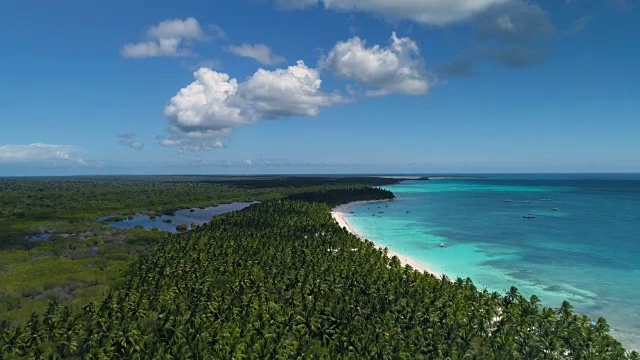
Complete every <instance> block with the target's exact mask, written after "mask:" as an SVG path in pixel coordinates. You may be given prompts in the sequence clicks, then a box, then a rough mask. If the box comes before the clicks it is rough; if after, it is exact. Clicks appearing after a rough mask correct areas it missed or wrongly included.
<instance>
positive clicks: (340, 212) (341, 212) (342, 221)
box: [331, 200, 443, 278]
mask: <svg viewBox="0 0 640 360" xmlns="http://www.w3.org/2000/svg"><path fill="white" fill-rule="evenodd" d="M386 201H389V200H371V201H354V202H350V203H348V204H343V205H340V206H337V207H335V208H333V209H332V210H331V216H332V217H333V219H334V220H335V221H336V222H337V223H338V225H340V227H343V228H346V229H347V231H349V232H350V233H352V234H353V235H355V236H357V237H358V238H359V239H360V240H363V241H364V240H369V241H371V242H373V244H374V246H375V247H376V248H378V249H381V250H382V249H384V247H381V246H378V245H376V243H375V241H373V240H371V239H367V238H366V237H365V236H364V235H363V234H362V233H360V232H359V231H358V230H357V229H356V228H354V227H353V226H352V225H351V224H350V223H349V220H347V215H346V214H347V213H348V212H349V210H350V209H351V208H352V207H354V206H356V205H361V204H373V203H377V202H386ZM387 250H388V251H387V255H388V256H389V258H393V257H394V256H395V257H397V258H398V259H399V260H400V263H401V264H402V265H409V266H411V267H412V268H413V269H415V270H417V271H419V272H428V273H429V274H431V275H433V276H435V277H437V278H442V275H443V274H441V273H439V272H437V271H433V270H432V269H430V268H429V267H428V266H426V265H424V264H421V263H420V262H418V261H415V260H414V259H412V258H410V257H407V256H404V255H401V254H399V253H396V252H394V251H392V250H391V249H389V248H388V247H387Z"/></svg>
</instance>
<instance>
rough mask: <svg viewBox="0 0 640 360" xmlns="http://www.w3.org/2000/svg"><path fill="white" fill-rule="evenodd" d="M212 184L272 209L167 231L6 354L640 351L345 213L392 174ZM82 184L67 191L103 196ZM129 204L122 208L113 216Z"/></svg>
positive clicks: (7, 347) (374, 194)
mask: <svg viewBox="0 0 640 360" xmlns="http://www.w3.org/2000/svg"><path fill="white" fill-rule="evenodd" d="M174 180H175V179H173V180H171V181H174ZM105 181H107V182H108V181H109V180H108V179H107V180H105ZM158 181H160V180H158ZM162 181H165V180H162ZM167 181H168V180H167ZM203 181H204V180H202V179H196V180H193V179H190V180H189V182H196V183H198V184H199V185H198V186H197V187H194V188H197V192H198V194H200V193H202V194H203V196H204V194H206V191H207V189H209V188H208V187H206V186H212V187H211V191H213V189H217V190H216V191H218V192H219V194H237V196H236V198H251V200H260V201H261V202H260V203H258V204H254V205H251V206H250V207H248V208H246V209H244V210H241V211H235V212H231V213H227V214H224V215H220V216H217V217H215V218H214V219H212V221H210V222H208V223H206V224H205V225H201V226H198V227H197V228H195V229H194V230H191V231H187V232H183V233H176V234H166V236H162V237H161V238H159V239H158V240H157V241H155V242H153V244H152V245H151V246H148V247H147V248H145V249H144V251H140V254H139V255H137V256H135V257H133V258H131V259H130V260H129V261H128V262H127V263H126V267H124V268H123V270H122V272H121V273H120V275H119V279H118V281H114V282H113V283H112V284H111V285H109V287H108V288H106V290H105V291H104V294H102V295H101V296H100V297H99V298H93V299H91V301H87V302H85V303H82V304H78V303H77V302H75V303H73V304H72V303H68V302H65V299H55V298H54V299H49V300H48V302H47V304H46V306H45V307H44V309H43V310H41V311H34V312H33V313H32V314H31V315H30V316H28V317H26V318H25V319H23V320H22V321H20V320H17V321H16V320H13V321H10V320H4V321H2V323H1V324H0V359H487V360H489V359H603V360H604V359H607V360H609V359H638V358H639V357H638V354H637V353H635V352H627V351H625V349H624V348H623V347H622V345H621V344H620V343H619V342H618V341H616V340H615V339H614V338H613V337H612V336H611V335H610V333H609V330H610V329H609V326H608V324H607V322H606V321H605V319H602V318H600V319H597V321H592V320H591V319H589V318H587V317H586V316H581V315H579V314H576V313H574V312H573V311H572V307H571V305H570V304H569V303H568V302H566V301H565V302H563V303H562V304H557V307H555V308H551V307H543V306H542V305H541V304H540V302H539V299H538V298H537V297H536V296H531V297H530V298H525V297H524V296H522V295H521V294H519V292H518V290H517V289H515V288H511V290H510V291H508V292H507V293H504V294H499V293H495V292H488V291H486V290H482V289H479V288H477V287H476V286H474V284H473V282H472V280H471V279H468V278H467V279H449V278H447V277H446V276H443V277H442V278H437V277H435V276H433V275H431V274H429V273H420V272H418V271H416V270H414V269H413V268H411V267H409V266H403V265H401V263H400V261H399V259H398V258H396V257H393V258H390V257H388V256H387V250H386V249H378V248H376V247H375V246H374V244H373V243H372V242H370V241H362V240H360V238H358V237H356V236H355V235H353V234H351V233H350V232H348V231H347V229H345V228H342V227H340V226H339V225H338V224H337V223H336V222H335V221H334V220H333V218H332V216H331V213H330V212H331V209H332V207H335V206H337V205H339V204H344V203H348V202H352V201H358V200H380V199H386V200H391V199H393V198H394V195H393V193H391V192H390V191H387V190H384V189H382V188H380V187H379V186H380V185H384V184H385V183H389V182H390V181H389V180H380V179H378V180H375V181H370V180H367V179H363V180H359V181H355V180H350V179H338V180H335V179H333V180H327V179H311V178H306V179H302V180H301V179H275V178H268V179H253V180H242V179H235V180H215V181H213V184H210V183H209V182H208V181H209V180H207V184H206V185H203V184H200V183H201V182H203ZM37 184H38V183H37V182H36V185H34V186H35V188H37V187H38V186H39V185H37ZM50 185H51V184H48V185H47V187H46V188H45V190H43V191H41V193H42V194H45V195H46V194H47V192H48V191H49V192H50V191H53V190H47V189H50ZM174 185H175V184H174ZM7 186H8V185H7ZM13 186H17V185H13ZM60 186H62V187H64V186H66V185H60ZM74 186H76V185H74ZM92 186H93V185H92ZM123 186H124V187H122V189H124V188H126V186H125V185H123ZM127 186H133V185H131V184H129V185H127ZM136 186H137V185H136ZM145 186H150V185H149V184H147V185H145ZM176 186H177V185H176ZM190 186H191V185H190ZM203 186H204V187H203ZM80 188H82V189H84V190H82V189H81V190H77V189H76V190H74V191H70V193H69V194H72V193H74V194H77V193H78V192H79V191H80V192H82V191H88V192H87V193H86V196H87V197H88V198H91V197H92V196H93V195H91V194H93V193H92V192H91V191H89V190H86V189H85V187H83V186H80ZM98 188H99V186H98ZM179 189H180V191H184V192H188V191H189V188H182V187H180V188H179ZM225 189H226V190H225ZM23 190H24V189H23ZM165 190H166V189H165ZM227 190H228V192H225V191H227ZM100 191H102V190H100ZM123 191H124V190H123ZM167 191H168V190H167ZM138 192H139V190H138ZM165 193H166V192H165ZM132 194H133V192H132ZM45 195H41V196H36V197H35V198H32V199H39V200H38V201H42V199H46V198H47V197H46V196H45ZM6 196H7V197H6V198H5V199H9V195H6ZM70 196H72V195H70ZM132 196H133V195H132ZM176 196H178V195H176ZM220 196H221V197H222V196H223V195H220ZM228 197H229V198H231V197H232V196H228ZM102 198H108V196H107V194H103V195H102ZM147 198H148V197H147ZM176 199H177V197H176ZM202 199H204V197H203V198H198V199H195V198H194V199H190V200H189V199H187V200H184V201H182V202H179V206H185V205H187V203H188V202H189V201H190V202H191V205H198V204H200V203H201V202H202V203H204V202H206V201H204V200H202ZM14 200H15V199H14ZM18 200H19V199H18ZM18 200H15V201H18ZM227 200H228V199H227ZM34 201H35V200H34ZM110 201H112V200H110ZM127 201H128V200H127ZM140 201H145V200H143V199H141V200H140ZM176 201H177V200H176ZM86 203H87V204H89V202H86ZM170 204H171V201H170V200H167V202H164V203H162V204H161V205H162V206H169V205H170ZM3 206H5V205H3ZM96 206H98V205H96ZM127 206H128V208H127V209H128V210H134V209H135V210H136V211H139V210H140V209H136V207H135V204H127ZM144 206H146V207H147V208H149V207H153V206H152V205H149V206H147V205H144ZM162 206H157V207H158V210H161V207H162ZM6 207H7V206H5V211H4V213H3V214H4V215H3V217H4V219H1V220H2V221H4V224H7V223H8V221H9V220H8V219H10V214H9V212H8V211H7V210H6ZM117 209H118V204H117V202H116V201H115V200H114V203H113V204H112V208H109V211H114V210H117ZM122 210H123V213H124V212H126V211H125V209H122ZM78 211H80V210H78ZM81 211H82V212H83V213H86V214H88V215H87V216H89V215H90V216H94V215H97V214H98V211H94V210H92V209H91V207H90V205H87V207H86V208H85V209H82V210H81ZM23 212H24V216H23V219H24V217H25V216H26V217H27V218H28V216H29V212H28V209H27V210H24V211H23ZM70 218H72V217H70ZM87 218H88V217H87ZM60 221H62V220H59V221H58V222H60ZM25 226H26V225H25ZM15 244H16V243H14V248H13V249H14V250H15V249H16V248H15V247H16V246H19V245H15ZM20 251H33V249H31V250H29V249H21V250H20ZM0 265H1V264H0ZM2 269H3V268H2V266H0V273H1V272H2V271H3V270H2ZM1 287H2V285H0V288H1ZM0 318H2V317H0Z"/></svg>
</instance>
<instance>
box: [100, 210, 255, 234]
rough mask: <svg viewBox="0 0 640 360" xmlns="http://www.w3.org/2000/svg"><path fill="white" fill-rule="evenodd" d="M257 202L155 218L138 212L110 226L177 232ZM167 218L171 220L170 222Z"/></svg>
mask: <svg viewBox="0 0 640 360" xmlns="http://www.w3.org/2000/svg"><path fill="white" fill-rule="evenodd" d="M253 204H257V202H235V203H231V204H221V205H218V206H212V207H208V208H204V209H198V208H194V209H182V210H178V211H176V212H175V215H162V216H158V217H156V218H155V219H151V218H150V217H149V216H148V215H143V214H136V215H134V216H133V218H132V219H126V220H122V221H114V222H111V223H109V226H110V227H113V228H117V229H133V228H135V227H136V226H142V227H144V228H145V229H146V230H151V229H152V228H154V227H155V228H158V230H160V231H169V232H172V233H176V232H177V230H176V227H177V226H178V225H181V224H185V225H187V227H188V229H189V230H191V224H196V225H202V224H205V223H207V222H209V221H211V219H212V218H213V217H214V216H217V215H222V214H226V213H229V212H232V211H237V210H242V209H244V208H246V207H249V206H251V205H253ZM110 217H111V216H105V217H101V218H99V219H98V221H104V220H106V219H108V218H110ZM165 220H171V222H170V223H167V222H165Z"/></svg>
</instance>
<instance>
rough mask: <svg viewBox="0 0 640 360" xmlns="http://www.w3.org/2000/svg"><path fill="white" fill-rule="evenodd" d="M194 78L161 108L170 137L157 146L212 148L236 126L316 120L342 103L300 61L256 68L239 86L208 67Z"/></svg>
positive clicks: (192, 149) (193, 149) (188, 149)
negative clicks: (322, 111) (277, 120)
mask: <svg viewBox="0 0 640 360" xmlns="http://www.w3.org/2000/svg"><path fill="white" fill-rule="evenodd" d="M194 78H195V80H194V81H193V82H192V83H191V84H189V85H187V86H186V87H184V88H182V89H181V90H180V91H179V92H178V94H176V95H175V96H174V97H173V98H172V99H171V100H170V102H169V104H168V105H167V106H166V108H165V115H166V116H167V118H168V119H169V121H170V124H171V127H170V132H171V133H172V134H171V136H170V137H169V138H167V139H164V140H161V141H160V144H161V145H163V146H177V147H180V149H182V150H186V151H198V150H211V149H216V148H219V147H222V146H224V143H223V141H222V139H223V138H226V137H228V136H229V135H230V134H231V132H232V130H233V129H234V128H236V127H238V126H241V125H245V124H250V123H253V122H255V121H257V120H259V119H271V118H278V117H290V116H316V115H317V114H318V112H319V111H320V108H321V107H323V106H330V105H334V104H338V103H341V102H342V101H343V98H342V97H341V96H340V95H339V94H327V93H324V92H323V91H322V90H321V85H322V80H321V79H320V73H319V72H318V70H316V69H312V68H309V67H308V66H306V65H305V63H304V62H302V61H298V63H297V64H296V65H292V66H289V67H288V68H286V69H276V70H272V71H270V70H264V69H259V70H258V71H256V72H255V73H254V74H253V76H251V77H250V78H248V79H247V80H246V81H244V82H242V83H239V82H238V80H236V79H234V78H231V77H230V76H229V75H228V74H226V73H221V72H217V71H214V70H211V69H208V68H200V69H199V70H198V71H196V72H195V73H194Z"/></svg>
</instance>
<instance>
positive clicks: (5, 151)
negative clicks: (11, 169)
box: [0, 143, 84, 165]
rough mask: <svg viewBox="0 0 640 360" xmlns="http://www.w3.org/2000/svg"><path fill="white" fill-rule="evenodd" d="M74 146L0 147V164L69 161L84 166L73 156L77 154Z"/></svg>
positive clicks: (39, 144)
mask: <svg viewBox="0 0 640 360" xmlns="http://www.w3.org/2000/svg"><path fill="white" fill-rule="evenodd" d="M79 151H80V149H78V148H77V147H75V146H71V145H53V144H42V143H34V144H28V145H9V144H6V145H0V163H38V162H52V161H69V162H75V163H77V164H81V165H82V164H84V160H82V159H81V158H79V157H77V156H75V153H77V152H79Z"/></svg>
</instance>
